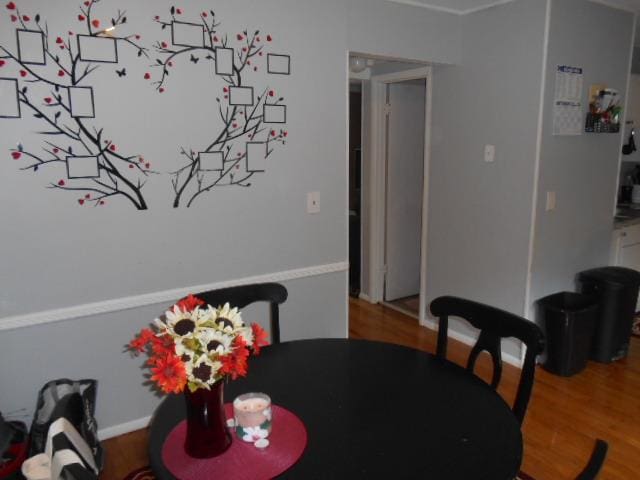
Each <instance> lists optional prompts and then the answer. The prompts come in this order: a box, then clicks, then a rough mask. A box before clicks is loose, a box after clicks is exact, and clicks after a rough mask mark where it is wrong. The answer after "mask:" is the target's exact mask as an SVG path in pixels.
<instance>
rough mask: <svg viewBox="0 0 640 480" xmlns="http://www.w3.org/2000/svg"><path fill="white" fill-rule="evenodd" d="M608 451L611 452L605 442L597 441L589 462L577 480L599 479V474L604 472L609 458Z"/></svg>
mask: <svg viewBox="0 0 640 480" xmlns="http://www.w3.org/2000/svg"><path fill="white" fill-rule="evenodd" d="M607 450H609V444H608V443H607V442H605V441H604V440H601V439H597V440H596V444H595V446H594V447H593V452H592V453H591V458H590V459H589V462H588V463H587V465H586V467H584V470H582V472H580V475H578V476H577V477H576V480H595V479H596V478H598V474H599V473H600V470H602V466H603V465H604V460H605V458H606V457H607Z"/></svg>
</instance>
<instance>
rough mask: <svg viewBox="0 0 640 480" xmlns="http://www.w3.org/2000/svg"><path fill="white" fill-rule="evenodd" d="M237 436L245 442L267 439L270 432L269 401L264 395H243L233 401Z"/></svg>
mask: <svg viewBox="0 0 640 480" xmlns="http://www.w3.org/2000/svg"><path fill="white" fill-rule="evenodd" d="M233 416H234V417H235V426H236V433H237V435H238V436H239V437H240V438H241V439H242V440H244V441H245V442H256V441H258V440H261V439H264V438H267V437H268V436H269V433H270V432H271V399H270V398H269V396H268V395H265V394H264V393H245V394H244V395H240V396H239V397H236V399H235V400H234V401H233Z"/></svg>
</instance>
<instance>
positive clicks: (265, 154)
mask: <svg viewBox="0 0 640 480" xmlns="http://www.w3.org/2000/svg"><path fill="white" fill-rule="evenodd" d="M101 1H102V0H86V1H84V2H83V3H82V4H81V5H80V6H79V10H78V13H77V16H76V18H74V20H73V22H74V24H76V25H78V24H79V25H80V26H81V28H80V29H76V31H72V30H68V32H67V33H66V34H58V35H56V34H51V33H50V32H49V28H48V25H47V23H46V21H43V19H42V18H41V15H40V14H35V15H33V16H31V15H29V14H25V13H24V12H21V11H20V10H19V8H18V5H17V4H16V2H14V1H9V2H8V3H6V4H5V7H6V10H5V11H6V12H7V13H8V19H9V21H10V22H11V23H12V24H13V25H15V27H16V38H17V48H16V51H12V49H10V48H9V47H8V46H3V45H0V92H4V91H9V90H11V89H12V88H14V87H15V102H14V103H15V105H9V106H8V107H7V106H3V103H6V102H5V100H6V98H7V96H6V94H5V93H3V94H2V95H3V97H2V100H3V101H2V102H0V118H12V119H14V120H15V119H21V118H24V117H25V116H26V115H28V114H31V115H32V116H33V117H35V118H36V119H38V120H39V121H40V122H41V123H42V125H43V128H42V129H41V130H39V131H37V132H36V133H37V134H38V135H41V136H43V137H45V138H44V140H43V141H42V143H41V144H40V145H39V148H38V147H31V146H29V147H26V146H24V145H22V143H19V144H17V145H16V147H15V148H11V149H10V154H11V157H12V158H13V159H14V160H17V161H21V162H24V164H23V166H22V167H21V170H25V171H30V172H38V171H42V170H44V169H47V170H48V171H52V172H55V174H56V178H55V180H52V181H50V183H49V184H48V185H47V188H50V189H54V190H58V191H65V192H72V193H73V194H74V195H78V198H77V202H78V204H79V205H94V206H98V205H104V204H105V202H106V200H107V199H108V198H110V197H113V198H123V199H126V200H127V201H128V202H129V203H130V204H132V205H133V206H135V208H137V209H139V210H145V209H147V208H148V204H147V201H146V199H145V197H144V195H143V188H144V186H145V185H146V183H147V181H148V180H149V178H150V176H151V175H154V174H155V175H158V174H160V173H161V172H159V171H155V170H152V169H151V164H150V163H149V162H148V161H147V160H146V159H145V158H144V157H143V156H141V155H138V154H135V155H131V154H125V153H123V152H121V151H120V150H119V148H118V147H117V145H116V143H115V142H114V140H113V139H112V138H111V137H110V135H108V133H107V132H106V131H105V128H104V127H99V126H96V123H98V122H97V115H96V107H95V104H94V90H93V86H91V84H90V83H89V79H90V78H91V74H92V73H93V72H95V71H96V70H97V69H98V68H101V67H103V66H104V65H106V64H113V65H115V67H116V68H115V72H114V77H116V78H117V79H123V78H126V77H127V69H126V66H123V65H120V61H119V59H118V46H123V47H125V48H130V49H134V50H133V51H134V52H136V53H137V56H138V57H145V58H148V59H149V58H150V57H149V50H148V49H147V48H145V47H143V46H142V45H141V44H140V39H141V37H140V35H139V34H132V35H127V36H119V35H118V33H120V30H121V29H122V26H123V25H124V24H126V23H127V16H126V12H124V11H121V10H118V11H117V15H115V16H114V17H113V18H111V21H110V23H107V24H104V23H103V22H102V21H101V20H100V19H99V18H98V16H97V15H96V10H97V6H98V5H99V4H100V3H101ZM152 20H153V22H154V23H155V24H156V25H157V26H159V27H160V30H161V32H162V33H163V34H164V36H163V38H162V39H160V40H157V41H156V42H155V43H154V48H155V51H156V52H157V58H155V59H154V60H155V61H154V63H152V64H151V65H150V68H149V71H147V72H145V73H144V79H145V80H147V81H149V82H150V85H152V86H154V88H155V89H156V91H157V92H158V93H161V94H162V93H164V92H165V91H166V90H167V89H169V83H170V72H171V71H172V69H178V68H188V66H190V65H191V66H195V65H198V63H199V62H202V63H200V66H202V65H204V64H207V65H209V66H210V68H211V70H210V74H211V76H212V77H213V78H214V79H216V80H217V81H216V82H214V83H212V84H213V85H214V88H215V89H216V92H217V95H216V106H215V107H216V111H215V112H213V114H214V115H213V116H214V117H217V118H218V125H217V126H215V127H214V129H213V132H212V133H210V134H208V135H207V137H206V138H203V139H202V142H201V143H200V144H199V145H191V146H182V147H179V148H178V151H179V158H180V164H179V165H178V166H177V167H176V168H174V169H171V170H170V171H169V172H168V174H169V176H170V179H171V187H172V192H171V201H172V205H173V207H174V208H178V207H180V206H186V207H190V206H192V205H193V204H194V202H195V201H196V200H197V199H199V198H203V196H204V195H203V194H205V193H207V192H210V191H211V190H212V189H214V188H216V187H225V186H236V187H245V188H246V187H249V186H251V181H252V177H254V176H255V175H256V174H259V173H262V172H265V171H266V166H267V162H266V160H267V159H268V158H269V157H270V156H271V155H272V153H273V152H274V150H275V149H276V148H278V147H280V146H282V145H285V144H286V141H287V135H288V132H287V131H286V130H285V129H283V127H284V125H285V124H286V122H287V119H286V110H287V106H286V105H285V103H284V96H282V95H280V94H279V93H277V92H276V90H275V89H274V88H272V87H269V86H268V85H262V86H260V87H259V88H258V87H255V86H254V84H255V82H256V80H265V79H266V78H268V76H269V75H289V74H290V57H289V56H288V55H284V54H277V53H273V52H270V51H267V50H268V48H267V46H269V47H270V46H271V45H272V42H273V40H274V39H273V37H272V35H270V34H266V35H261V33H260V31H259V30H255V31H253V32H252V33H249V31H248V30H244V31H242V32H239V33H234V34H232V35H230V34H228V33H222V32H218V27H219V26H220V23H219V22H217V21H216V14H215V12H214V11H213V10H208V11H203V12H201V13H199V15H198V16H197V19H196V20H195V21H194V22H190V21H185V20H184V11H183V9H182V8H180V7H175V6H172V7H171V8H170V9H169V15H168V16H167V17H166V18H164V19H163V18H161V17H160V16H159V15H156V16H154V17H153V19H152ZM76 22H77V23H76ZM40 44H41V46H40ZM5 72H7V73H8V74H9V75H11V74H13V76H10V77H6V76H5V75H4V74H5ZM182 87H183V88H185V85H182ZM186 87H187V88H188V85H186ZM8 103H9V104H11V103H12V101H11V100H10V101H9V102H8ZM123 107H126V106H124V105H123ZM136 107H137V108H139V107H140V106H132V108H136ZM184 128H189V127H188V125H186V126H185V127H184Z"/></svg>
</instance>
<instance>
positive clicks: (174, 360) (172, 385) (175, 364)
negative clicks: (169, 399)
mask: <svg viewBox="0 0 640 480" xmlns="http://www.w3.org/2000/svg"><path fill="white" fill-rule="evenodd" d="M151 372H152V373H153V375H151V380H153V381H154V382H156V384H157V385H158V387H159V388H160V390H162V391H163V392H165V393H180V392H182V390H184V386H185V385H186V383H187V371H186V370H185V368H184V364H183V363H182V362H181V361H180V359H179V358H178V357H177V356H175V355H168V356H166V357H164V358H160V359H158V360H157V362H156V364H155V366H154V367H152V368H151Z"/></svg>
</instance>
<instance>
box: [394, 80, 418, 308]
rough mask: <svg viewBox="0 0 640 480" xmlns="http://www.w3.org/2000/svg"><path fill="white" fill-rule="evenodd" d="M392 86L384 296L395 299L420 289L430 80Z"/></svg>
mask: <svg viewBox="0 0 640 480" xmlns="http://www.w3.org/2000/svg"><path fill="white" fill-rule="evenodd" d="M387 88H388V90H387V104H388V105H390V107H388V111H389V114H388V116H387V162H386V178H387V181H386V211H385V213H386V215H385V216H386V227H385V265H386V276H385V291H384V292H385V293H384V299H385V300H387V301H391V300H395V299H398V298H403V297H409V296H412V295H417V294H419V292H420V234H421V228H422V225H421V223H422V186H423V174H424V172H423V170H424V133H425V93H426V82H425V79H420V80H411V81H406V82H397V83H390V84H388V87H387Z"/></svg>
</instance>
